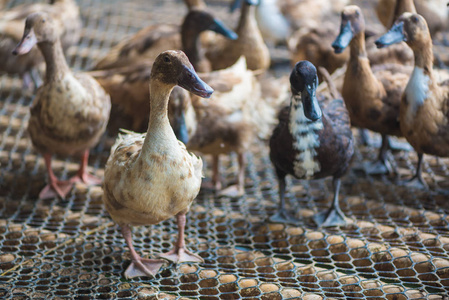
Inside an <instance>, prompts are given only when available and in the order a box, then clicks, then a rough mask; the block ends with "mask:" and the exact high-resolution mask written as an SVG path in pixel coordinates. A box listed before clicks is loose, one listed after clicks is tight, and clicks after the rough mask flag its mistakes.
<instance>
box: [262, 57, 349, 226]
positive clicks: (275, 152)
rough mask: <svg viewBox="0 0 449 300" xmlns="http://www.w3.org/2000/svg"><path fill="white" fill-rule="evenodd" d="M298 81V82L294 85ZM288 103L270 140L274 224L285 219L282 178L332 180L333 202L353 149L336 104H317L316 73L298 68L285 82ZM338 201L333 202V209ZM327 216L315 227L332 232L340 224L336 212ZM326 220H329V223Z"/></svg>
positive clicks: (346, 117) (311, 68)
mask: <svg viewBox="0 0 449 300" xmlns="http://www.w3.org/2000/svg"><path fill="white" fill-rule="evenodd" d="M298 77H299V78H300V79H298ZM290 81H291V83H292V93H293V97H292V101H291V104H290V106H288V107H285V108H284V109H282V110H281V112H280V114H279V124H278V125H277V127H276V128H275V129H274V131H273V134H272V136H271V139H270V159H271V162H272V163H273V165H274V167H275V170H276V174H277V177H278V180H279V190H280V197H281V205H280V208H279V212H278V214H277V215H275V217H274V221H282V219H287V220H288V219H290V218H291V217H286V215H287V214H286V213H285V212H284V207H283V205H284V204H283V202H284V193H285V176H286V175H292V176H294V177H295V178H298V179H306V180H310V179H320V178H324V177H328V176H333V178H334V183H335V182H336V181H338V183H336V184H335V186H334V187H335V197H336V198H338V191H339V185H340V183H339V180H340V178H341V177H342V176H343V175H344V174H345V173H346V171H347V170H348V167H349V165H350V161H351V159H352V156H353V154H354V144H353V137H352V132H351V127H350V126H351V125H350V119H349V114H348V111H347V110H346V107H345V104H344V102H343V100H342V99H325V98H322V100H321V101H318V100H317V98H316V96H315V90H316V87H317V84H318V78H317V74H316V69H315V68H314V66H313V65H312V64H311V63H310V62H307V61H301V62H298V63H297V64H296V65H295V68H294V70H293V71H292V75H291V77H290ZM335 201H337V202H338V200H335V198H334V205H337V206H336V207H338V203H335ZM334 205H333V209H334V208H335V209H336V210H338V213H337V215H338V217H337V215H335V212H336V211H333V212H332V213H331V211H329V213H328V214H327V217H325V218H324V220H321V221H319V222H318V223H320V225H321V223H323V224H325V225H324V226H332V225H337V224H341V223H344V216H343V215H342V214H341V212H340V211H339V209H338V208H336V207H334ZM329 216H331V217H329Z"/></svg>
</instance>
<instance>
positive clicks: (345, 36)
mask: <svg viewBox="0 0 449 300" xmlns="http://www.w3.org/2000/svg"><path fill="white" fill-rule="evenodd" d="M353 37H354V33H353V32H352V28H351V21H348V22H347V23H346V25H345V26H342V27H341V28H340V34H339V35H338V36H337V38H336V39H335V41H334V42H333V43H332V48H334V51H335V53H342V52H343V50H345V48H346V47H348V46H349V43H350V42H351V40H352V38H353Z"/></svg>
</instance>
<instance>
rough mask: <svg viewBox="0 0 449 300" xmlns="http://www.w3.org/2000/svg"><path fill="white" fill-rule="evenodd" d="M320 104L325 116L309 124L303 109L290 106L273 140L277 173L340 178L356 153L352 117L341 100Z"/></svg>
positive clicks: (272, 152) (272, 158)
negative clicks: (350, 118)
mask: <svg viewBox="0 0 449 300" xmlns="http://www.w3.org/2000/svg"><path fill="white" fill-rule="evenodd" d="M325 101H326V99H323V101H320V106H321V107H323V116H322V118H321V119H320V120H318V121H315V122H310V120H309V119H307V117H305V115H304V112H303V111H304V108H303V107H302V105H299V106H298V107H297V108H295V107H294V105H293V106H292V107H290V106H288V107H285V108H284V109H283V110H281V112H280V114H279V125H278V126H277V127H276V129H275V130H274V132H273V135H272V137H271V139H270V158H271V161H272V162H273V164H275V167H276V172H277V173H278V174H279V173H281V174H289V175H292V176H294V177H295V178H297V179H307V180H310V179H321V178H324V177H328V176H335V177H341V176H342V175H343V174H345V173H346V171H347V170H348V167H349V162H350V160H351V158H352V155H353V153H354V150H353V141H352V134H351V130H350V127H349V125H348V124H349V115H348V112H347V110H346V107H345V105H344V102H343V100H342V99H334V100H332V101H331V102H330V103H327V104H325V103H323V102H325Z"/></svg>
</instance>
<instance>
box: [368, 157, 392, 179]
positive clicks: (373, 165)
mask: <svg viewBox="0 0 449 300" xmlns="http://www.w3.org/2000/svg"><path fill="white" fill-rule="evenodd" d="M363 170H364V171H365V173H366V174H369V175H382V174H392V173H393V167H392V166H391V164H390V162H388V160H385V161H382V160H377V161H375V162H365V163H363Z"/></svg>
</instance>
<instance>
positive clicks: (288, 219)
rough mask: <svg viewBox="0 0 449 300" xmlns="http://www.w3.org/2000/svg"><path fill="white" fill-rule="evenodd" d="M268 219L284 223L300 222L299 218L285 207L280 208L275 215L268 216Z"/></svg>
mask: <svg viewBox="0 0 449 300" xmlns="http://www.w3.org/2000/svg"><path fill="white" fill-rule="evenodd" d="M268 221H269V222H272V223H284V224H298V223H300V222H299V220H298V219H296V218H295V217H293V216H292V215H290V214H289V213H288V212H287V210H285V209H279V210H278V211H277V212H276V213H275V214H274V215H272V216H271V217H269V218H268Z"/></svg>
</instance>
